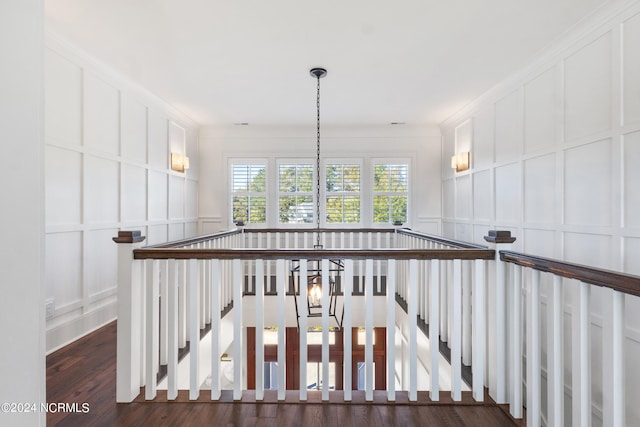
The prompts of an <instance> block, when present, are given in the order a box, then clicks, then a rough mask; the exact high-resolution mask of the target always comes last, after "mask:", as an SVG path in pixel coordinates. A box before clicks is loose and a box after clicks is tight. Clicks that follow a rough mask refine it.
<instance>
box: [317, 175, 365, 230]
mask: <svg viewBox="0 0 640 427" xmlns="http://www.w3.org/2000/svg"><path fill="white" fill-rule="evenodd" d="M325 170H326V198H325V202H326V206H325V211H326V221H327V223H328V224H357V223H359V222H360V165H357V164H328V165H327V166H326V168H325Z"/></svg>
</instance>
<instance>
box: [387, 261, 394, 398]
mask: <svg viewBox="0 0 640 427" xmlns="http://www.w3.org/2000/svg"><path fill="white" fill-rule="evenodd" d="M395 370H396V260H395V259H390V260H389V261H388V264H387V400H388V401H390V402H394V401H395V400H396V376H395Z"/></svg>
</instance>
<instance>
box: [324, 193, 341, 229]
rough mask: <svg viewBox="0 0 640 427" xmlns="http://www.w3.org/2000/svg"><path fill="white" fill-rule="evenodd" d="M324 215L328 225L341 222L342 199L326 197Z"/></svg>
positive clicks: (339, 197)
mask: <svg viewBox="0 0 640 427" xmlns="http://www.w3.org/2000/svg"><path fill="white" fill-rule="evenodd" d="M326 214H327V222H328V223H336V222H342V197H341V196H330V197H327V205H326Z"/></svg>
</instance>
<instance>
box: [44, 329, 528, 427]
mask: <svg viewBox="0 0 640 427" xmlns="http://www.w3.org/2000/svg"><path fill="white" fill-rule="evenodd" d="M115 382H116V323H115V322H112V323H110V324H108V325H107V326H105V327H103V328H101V329H99V330H97V331H95V332H93V333H91V334H89V335H87V336H85V337H83V338H82V339H80V340H78V341H76V342H74V343H72V344H70V345H68V346H66V347H64V348H62V349H60V350H58V351H56V352H55V353H52V354H51V355H49V356H47V402H48V403H49V404H51V403H65V404H74V403H76V404H77V406H75V407H74V406H70V407H71V409H75V410H76V412H68V411H60V412H49V413H48V415H47V425H49V426H73V427H76V426H204V425H209V426H277V427H280V426H305V427H307V426H345V427H346V426H367V427H370V426H403V427H404V426H456V427H457V426H475V427H482V426H487V427H495V426H514V425H524V422H521V421H518V422H514V421H513V420H512V419H511V418H510V417H509V415H508V414H507V413H506V411H505V408H504V407H501V406H499V405H496V404H495V403H493V401H491V400H490V399H489V400H488V401H487V402H486V403H484V404H477V403H475V402H474V401H473V400H472V399H471V397H470V395H469V394H468V393H465V394H464V396H463V401H462V402H455V403H454V402H452V401H451V400H450V399H449V398H448V393H446V392H445V393H442V402H440V403H433V402H431V401H430V400H429V398H428V394H427V393H424V392H421V393H419V402H418V403H417V404H416V403H413V402H412V403H409V402H408V401H407V398H406V393H399V394H398V402H397V403H395V404H389V403H386V398H385V394H384V392H376V395H375V399H374V402H373V403H366V402H364V397H363V395H362V393H357V392H354V402H353V403H351V404H344V403H341V402H340V401H339V400H340V397H341V392H336V393H335V394H332V395H331V401H330V402H329V403H321V402H320V397H319V395H318V394H313V393H311V394H310V395H309V401H308V402H306V403H300V402H297V393H294V392H290V393H289V392H288V393H287V399H286V403H276V395H275V393H269V392H267V393H266V394H265V401H264V402H260V403H257V402H255V398H254V394H253V393H252V392H245V396H244V397H243V399H242V401H241V402H236V403H233V402H232V397H231V394H230V393H227V392H225V393H224V394H223V398H222V399H221V401H220V402H211V401H210V400H209V394H208V392H206V391H205V392H202V393H201V396H200V399H198V400H197V401H196V402H189V401H188V396H187V393H183V392H181V393H180V394H179V396H178V399H177V400H176V401H174V402H163V401H161V397H162V396H165V395H166V394H165V393H162V392H160V393H159V398H158V399H157V400H156V401H152V402H147V401H144V400H143V399H138V400H136V401H135V402H134V403H131V404H117V403H116V402H115V400H116V384H115ZM85 403H86V404H88V405H85V406H82V405H83V404H85ZM68 409H69V405H68V406H67V410H68Z"/></svg>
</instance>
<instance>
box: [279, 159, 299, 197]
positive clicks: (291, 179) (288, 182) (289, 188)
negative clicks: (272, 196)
mask: <svg viewBox="0 0 640 427" xmlns="http://www.w3.org/2000/svg"><path fill="white" fill-rule="evenodd" d="M278 176H279V181H280V184H279V186H278V188H279V191H281V192H285V193H293V192H295V191H296V166H295V165H280V169H279V173H278Z"/></svg>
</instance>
